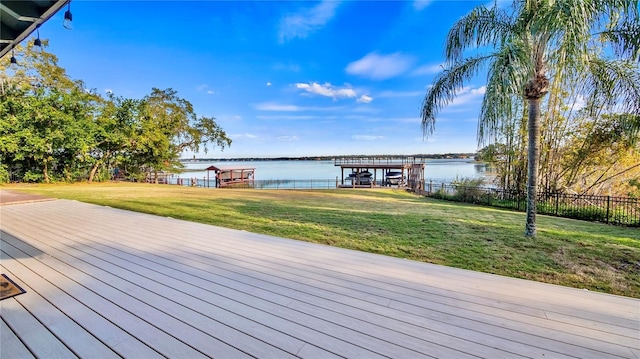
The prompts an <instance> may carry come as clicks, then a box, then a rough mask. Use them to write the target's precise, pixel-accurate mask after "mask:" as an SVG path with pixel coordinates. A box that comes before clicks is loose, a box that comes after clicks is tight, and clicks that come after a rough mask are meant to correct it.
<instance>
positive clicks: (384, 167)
mask: <svg viewBox="0 0 640 359" xmlns="http://www.w3.org/2000/svg"><path fill="white" fill-rule="evenodd" d="M426 160H427V159H426V158H425V157H414V156H376V157H340V158H336V159H335V160H334V164H335V165H336V166H340V173H341V176H340V177H341V183H340V185H339V186H338V187H340V188H372V187H376V186H384V185H388V184H389V181H387V177H386V176H387V174H388V173H390V172H399V173H401V179H402V180H401V181H400V182H399V183H398V186H400V187H409V188H412V189H414V190H418V189H419V190H422V189H424V188H423V187H424V168H425V164H426ZM345 169H346V170H350V172H348V173H347V176H348V177H347V178H345ZM378 170H380V171H379V172H380V177H378ZM371 171H373V172H371ZM369 173H370V174H371V176H369V175H368V174H369ZM362 174H367V176H366V177H373V179H369V180H365V181H362V180H361V179H362V178H363V176H362ZM378 178H380V181H378ZM345 179H347V181H349V182H351V183H350V184H345Z"/></svg>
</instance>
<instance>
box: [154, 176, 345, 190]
mask: <svg viewBox="0 0 640 359" xmlns="http://www.w3.org/2000/svg"><path fill="white" fill-rule="evenodd" d="M167 183H168V184H177V185H182V186H191V187H211V188H215V187H216V180H215V178H211V179H207V178H186V179H182V178H169V179H168V181H167ZM337 183H338V182H337V180H336V179H304V180H254V181H247V182H244V183H234V184H231V185H226V186H224V188H256V189H335V188H337Z"/></svg>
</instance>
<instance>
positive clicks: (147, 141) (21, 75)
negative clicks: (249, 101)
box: [0, 40, 231, 182]
mask: <svg viewBox="0 0 640 359" xmlns="http://www.w3.org/2000/svg"><path fill="white" fill-rule="evenodd" d="M42 42H43V45H44V46H45V47H46V44H47V41H46V40H45V41H42ZM15 52H16V57H18V58H19V59H20V60H19V62H18V63H17V64H10V63H9V60H8V59H3V60H2V62H1V63H0V182H5V181H8V180H9V176H10V175H11V176H12V177H13V178H14V179H17V180H20V181H45V182H50V181H56V180H65V181H73V180H78V179H87V180H89V181H93V180H95V179H98V180H102V179H108V178H110V177H111V176H112V174H113V173H112V172H113V171H114V170H115V169H116V168H117V169H118V171H119V172H120V173H126V174H128V175H129V176H131V177H134V178H135V177H139V176H142V175H143V174H144V173H146V172H149V171H152V172H157V171H172V170H175V169H177V168H179V167H181V165H180V163H179V159H180V156H181V155H182V153H183V151H185V150H190V151H193V152H199V151H201V150H202V151H204V152H205V153H206V151H207V150H208V149H209V148H210V147H218V148H220V149H224V148H225V147H226V146H229V145H231V139H230V138H229V137H228V136H227V134H226V133H225V132H224V130H223V129H222V128H221V127H220V125H219V124H218V123H217V122H216V120H215V118H213V117H204V116H197V115H196V113H195V110H194V108H193V105H192V104H191V103H190V102H189V101H188V100H186V99H184V98H181V97H179V96H178V93H177V91H175V90H173V89H170V88H169V89H164V90H162V89H157V88H152V90H151V93H150V94H148V95H146V96H144V97H143V98H141V99H129V98H123V97H119V96H116V95H113V94H109V95H108V96H106V97H103V96H101V95H99V94H97V93H96V92H95V91H92V90H88V89H87V88H86V86H85V84H84V83H83V82H82V81H78V80H73V79H71V78H70V77H69V76H68V75H67V74H66V71H65V70H64V69H63V68H61V67H60V66H58V62H57V58H56V56H55V55H53V54H51V53H48V52H47V51H46V50H44V49H42V50H41V49H34V48H33V45H27V47H21V46H18V47H16V49H15Z"/></svg>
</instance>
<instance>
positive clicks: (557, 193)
mask: <svg viewBox="0 0 640 359" xmlns="http://www.w3.org/2000/svg"><path fill="white" fill-rule="evenodd" d="M558 202H560V193H559V192H556V216H557V215H558Z"/></svg>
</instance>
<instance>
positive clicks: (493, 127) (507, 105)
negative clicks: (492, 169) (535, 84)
mask: <svg viewBox="0 0 640 359" xmlns="http://www.w3.org/2000/svg"><path fill="white" fill-rule="evenodd" d="M532 67H533V64H532V63H531V58H530V56H529V54H528V52H527V48H526V47H523V44H521V43H512V44H508V45H505V46H503V47H502V48H501V49H500V51H499V52H497V53H495V54H494V59H493V62H492V64H491V65H490V68H489V72H488V74H489V76H488V78H487V90H486V93H485V95H484V98H483V101H482V108H481V110H480V116H479V121H478V145H483V144H486V143H490V142H491V141H492V140H493V139H494V138H496V137H497V136H498V135H499V132H500V131H501V129H502V126H503V125H504V123H510V121H511V120H512V119H513V118H515V117H516V116H519V115H520V114H519V113H520V112H521V108H522V105H523V101H524V100H523V97H522V89H523V88H524V84H525V83H526V82H527V76H526V74H528V73H529V72H530V69H531V68H532Z"/></svg>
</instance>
